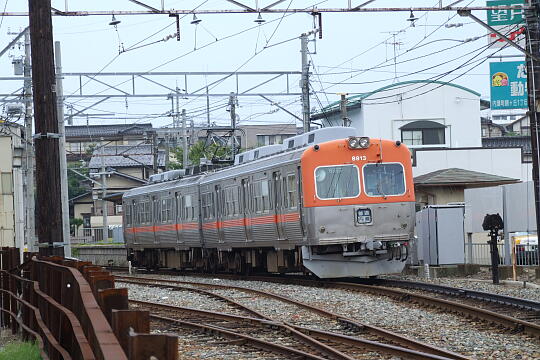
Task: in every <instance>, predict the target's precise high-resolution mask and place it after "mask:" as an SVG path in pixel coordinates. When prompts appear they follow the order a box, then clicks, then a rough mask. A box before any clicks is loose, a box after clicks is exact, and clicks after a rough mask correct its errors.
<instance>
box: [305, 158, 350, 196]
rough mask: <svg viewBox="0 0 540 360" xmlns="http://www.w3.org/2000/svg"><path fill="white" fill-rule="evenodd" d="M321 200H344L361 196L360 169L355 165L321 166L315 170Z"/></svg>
mask: <svg viewBox="0 0 540 360" xmlns="http://www.w3.org/2000/svg"><path fill="white" fill-rule="evenodd" d="M315 183H316V191H317V197H318V198H319V199H344V198H353V197H357V196H358V195H360V185H359V181H358V168H357V167H356V166H355V165H340V166H321V167H318V168H317V169H316V170H315Z"/></svg>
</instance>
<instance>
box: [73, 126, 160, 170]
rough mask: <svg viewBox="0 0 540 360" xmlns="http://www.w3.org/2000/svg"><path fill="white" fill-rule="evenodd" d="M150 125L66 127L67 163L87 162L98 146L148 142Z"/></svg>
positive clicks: (150, 130)
mask: <svg viewBox="0 0 540 360" xmlns="http://www.w3.org/2000/svg"><path fill="white" fill-rule="evenodd" d="M152 130H153V128H152V124H149V123H145V124H113V125H76V126H66V127H65V134H66V152H67V159H68V161H78V160H89V159H90V157H91V156H92V151H93V149H94V148H95V147H96V146H98V145H103V144H106V145H113V146H114V145H136V144H140V143H142V142H150V135H149V133H150V132H152Z"/></svg>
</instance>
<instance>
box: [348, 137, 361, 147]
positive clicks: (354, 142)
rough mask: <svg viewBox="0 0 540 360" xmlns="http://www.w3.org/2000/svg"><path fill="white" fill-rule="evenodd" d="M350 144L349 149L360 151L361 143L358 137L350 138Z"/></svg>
mask: <svg viewBox="0 0 540 360" xmlns="http://www.w3.org/2000/svg"><path fill="white" fill-rule="evenodd" d="M348 143H349V148H351V149H358V144H359V141H358V138H357V137H350V138H349V141H348Z"/></svg>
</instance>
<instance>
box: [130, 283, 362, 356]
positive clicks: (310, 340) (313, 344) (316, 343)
mask: <svg viewBox="0 0 540 360" xmlns="http://www.w3.org/2000/svg"><path fill="white" fill-rule="evenodd" d="M128 283H131V284H134V283H137V282H135V281H130V282H128ZM139 284H141V283H140V282H139ZM145 285H147V284H145ZM150 286H160V285H159V284H150ZM161 287H167V288H174V289H177V290H183V291H194V292H198V293H201V294H205V295H208V296H211V297H214V298H217V299H219V300H222V301H225V302H228V303H230V304H232V305H233V306H235V307H238V308H240V309H242V310H244V311H246V312H248V313H250V314H253V315H255V316H257V317H259V318H261V319H265V320H267V321H274V320H273V319H271V318H270V317H268V316H266V315H264V314H261V313H259V312H258V311H256V310H254V309H251V308H249V307H247V306H245V305H243V304H240V303H239V302H236V301H234V300H232V299H230V298H228V297H226V296H222V295H219V294H215V293H212V292H210V291H205V290H201V289H194V288H191V287H183V286H171V285H166V286H164V285H161ZM284 326H285V328H286V330H287V331H288V332H290V333H292V334H293V336H294V337H296V338H300V341H302V342H304V343H307V344H308V345H310V346H311V347H314V348H317V349H318V350H319V351H321V352H323V353H324V354H325V355H326V356H330V357H332V358H334V359H344V360H353V359H352V358H351V357H349V356H347V355H346V354H343V353H341V352H340V351H338V350H336V349H334V348H332V347H330V346H327V345H324V344H322V343H321V342H319V341H317V340H315V339H313V338H311V337H310V336H307V335H305V334H303V333H301V332H299V331H298V330H295V329H294V328H292V327H290V326H288V325H287V324H284Z"/></svg>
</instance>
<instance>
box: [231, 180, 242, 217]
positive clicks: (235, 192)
mask: <svg viewBox="0 0 540 360" xmlns="http://www.w3.org/2000/svg"><path fill="white" fill-rule="evenodd" d="M231 190H232V197H233V214H234V215H238V214H240V189H239V188H238V186H234V187H233V188H232V189H231Z"/></svg>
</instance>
